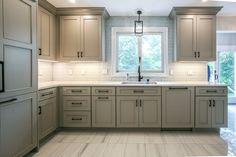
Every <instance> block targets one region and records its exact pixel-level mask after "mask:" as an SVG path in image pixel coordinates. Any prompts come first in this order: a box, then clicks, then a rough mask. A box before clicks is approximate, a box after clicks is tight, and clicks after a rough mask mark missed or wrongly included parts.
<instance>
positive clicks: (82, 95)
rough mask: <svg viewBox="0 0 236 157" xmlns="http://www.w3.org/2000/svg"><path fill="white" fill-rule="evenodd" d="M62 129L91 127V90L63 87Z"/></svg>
mask: <svg viewBox="0 0 236 157" xmlns="http://www.w3.org/2000/svg"><path fill="white" fill-rule="evenodd" d="M62 92H63V124H62V126H63V127H91V88H90V87H63V89H62Z"/></svg>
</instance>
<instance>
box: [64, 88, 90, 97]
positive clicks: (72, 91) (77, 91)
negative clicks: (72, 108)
mask: <svg viewBox="0 0 236 157" xmlns="http://www.w3.org/2000/svg"><path fill="white" fill-rule="evenodd" d="M90 93H91V91H90V87H63V95H90Z"/></svg>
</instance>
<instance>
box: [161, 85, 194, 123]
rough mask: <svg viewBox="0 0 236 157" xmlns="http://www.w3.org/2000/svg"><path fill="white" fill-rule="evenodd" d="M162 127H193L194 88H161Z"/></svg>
mask: <svg viewBox="0 0 236 157" xmlns="http://www.w3.org/2000/svg"><path fill="white" fill-rule="evenodd" d="M162 127H166V128H168V127H169V128H171V127H172V128H176V127H178V128H192V127H194V88H193V87H165V88H162Z"/></svg>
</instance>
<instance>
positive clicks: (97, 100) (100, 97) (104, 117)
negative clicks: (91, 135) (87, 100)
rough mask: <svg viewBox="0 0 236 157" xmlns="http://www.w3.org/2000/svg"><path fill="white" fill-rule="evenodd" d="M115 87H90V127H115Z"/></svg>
mask: <svg viewBox="0 0 236 157" xmlns="http://www.w3.org/2000/svg"><path fill="white" fill-rule="evenodd" d="M115 100H116V99H115V87H92V127H115V125H116V121H115V120H116V112H115V111H116V101H115Z"/></svg>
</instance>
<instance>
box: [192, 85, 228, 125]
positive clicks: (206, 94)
mask: <svg viewBox="0 0 236 157" xmlns="http://www.w3.org/2000/svg"><path fill="white" fill-rule="evenodd" d="M195 105H196V107H195V108H196V114H195V115H196V117H195V119H196V120H195V127H196V128H222V127H227V112H228V111H227V109H228V108H227V105H228V104H227V88H226V87H196V103H195Z"/></svg>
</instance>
